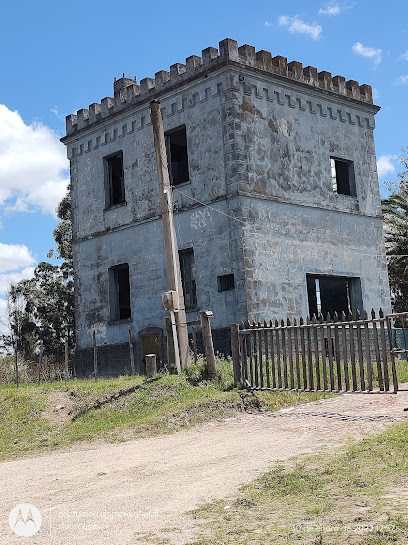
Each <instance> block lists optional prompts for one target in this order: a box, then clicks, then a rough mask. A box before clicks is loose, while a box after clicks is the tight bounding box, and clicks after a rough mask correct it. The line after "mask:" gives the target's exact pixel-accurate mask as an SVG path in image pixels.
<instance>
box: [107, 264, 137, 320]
mask: <svg viewBox="0 0 408 545" xmlns="http://www.w3.org/2000/svg"><path fill="white" fill-rule="evenodd" d="M110 282H111V293H110V304H111V320H112V321H116V320H127V319H128V318H130V317H131V315H132V313H131V309H130V279H129V265H127V264H124V265H118V266H117V267H112V268H111V269H110Z"/></svg>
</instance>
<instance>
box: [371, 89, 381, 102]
mask: <svg viewBox="0 0 408 545" xmlns="http://www.w3.org/2000/svg"><path fill="white" fill-rule="evenodd" d="M380 96H381V93H380V91H379V90H378V89H376V88H375V87H373V100H377V99H379V98H380Z"/></svg>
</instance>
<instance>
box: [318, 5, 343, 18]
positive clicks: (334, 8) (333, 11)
mask: <svg viewBox="0 0 408 545" xmlns="http://www.w3.org/2000/svg"><path fill="white" fill-rule="evenodd" d="M342 11H343V10H342V7H341V6H340V4H338V3H337V2H329V3H328V4H326V6H325V7H324V8H320V9H319V15H338V14H339V13H341V12H342Z"/></svg>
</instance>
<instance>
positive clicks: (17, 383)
mask: <svg viewBox="0 0 408 545" xmlns="http://www.w3.org/2000/svg"><path fill="white" fill-rule="evenodd" d="M14 367H15V371H16V386H17V388H18V386H19V384H20V380H19V376H18V349H17V341H16V340H14Z"/></svg>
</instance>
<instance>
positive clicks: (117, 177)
mask: <svg viewBox="0 0 408 545" xmlns="http://www.w3.org/2000/svg"><path fill="white" fill-rule="evenodd" d="M106 171H107V179H108V183H107V186H108V187H107V189H108V203H107V204H108V206H115V204H121V203H123V202H125V184H124V175H123V154H122V153H117V154H115V155H112V156H111V157H107V158H106Z"/></svg>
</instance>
